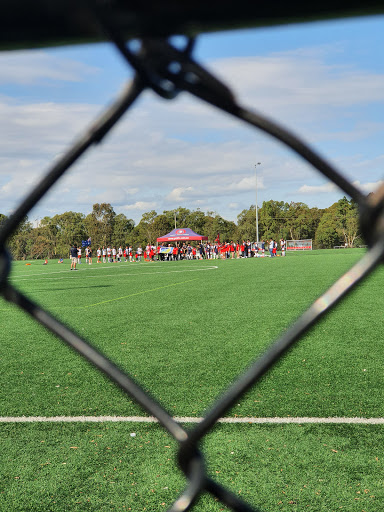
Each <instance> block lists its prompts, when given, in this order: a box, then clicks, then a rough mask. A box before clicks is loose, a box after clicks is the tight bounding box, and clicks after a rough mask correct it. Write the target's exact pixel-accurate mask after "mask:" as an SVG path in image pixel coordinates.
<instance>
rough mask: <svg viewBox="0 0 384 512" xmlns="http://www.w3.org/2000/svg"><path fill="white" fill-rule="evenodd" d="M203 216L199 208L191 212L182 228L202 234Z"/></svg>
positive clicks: (203, 226)
mask: <svg viewBox="0 0 384 512" xmlns="http://www.w3.org/2000/svg"><path fill="white" fill-rule="evenodd" d="M205 221H206V219H205V214H204V212H202V211H201V210H200V209H199V208H198V209H197V210H193V211H191V212H190V213H189V215H187V217H186V218H185V225H184V226H183V227H186V228H190V229H192V231H194V232H195V233H198V234H199V235H201V234H203V232H204V228H205Z"/></svg>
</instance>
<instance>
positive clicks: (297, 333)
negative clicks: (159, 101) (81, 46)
mask: <svg viewBox="0 0 384 512" xmlns="http://www.w3.org/2000/svg"><path fill="white" fill-rule="evenodd" d="M168 4H169V3H168ZM224 4H225V6H226V8H227V4H226V3H225V2H224ZM349 4H350V3H349ZM85 5H86V6H87V8H88V9H91V12H92V14H93V15H96V16H95V19H97V20H98V23H99V24H100V26H101V27H102V30H103V31H104V33H105V34H107V37H108V39H109V40H111V41H112V42H113V44H114V45H115V46H116V47H117V48H118V50H119V51H120V53H121V54H122V55H123V57H124V58H125V60H126V61H127V63H128V64H129V65H130V66H131V67H132V68H133V69H134V70H135V77H134V79H133V80H132V82H131V83H129V84H128V85H127V87H126V89H125V90H124V92H123V93H122V94H121V96H120V97H119V98H118V99H117V100H116V101H115V103H114V104H113V105H112V106H110V107H109V108H108V109H107V110H106V111H105V112H104V113H103V114H102V115H101V116H100V117H99V118H98V119H97V120H96V121H95V123H94V124H93V125H92V126H91V127H90V128H89V129H88V130H87V131H86V132H85V133H84V135H83V136H81V137H79V138H78V140H77V141H76V142H75V143H74V144H73V146H72V147H71V148H70V149H69V150H68V151H67V153H66V154H64V156H62V157H61V158H60V160H58V161H57V162H56V163H55V165H54V166H53V167H52V168H51V170H50V171H49V172H48V173H47V175H46V176H45V177H44V178H43V179H42V180H41V181H40V183H39V184H38V185H37V186H36V187H35V188H34V189H33V190H32V191H31V192H30V194H29V195H28V196H27V198H26V199H25V200H24V201H23V202H22V203H21V204H20V205H19V206H18V208H17V209H16V211H15V212H14V213H13V215H12V216H11V217H9V218H8V219H7V221H6V223H5V224H4V225H3V226H2V229H1V231H0V291H1V293H2V295H3V297H4V298H5V299H6V300H8V301H10V302H12V303H14V304H16V305H18V306H19V307H20V308H22V309H23V310H24V311H25V312H27V313H29V315H31V317H32V318H34V319H35V320H36V321H37V322H39V323H40V324H42V325H43V326H45V327H46V328H48V329H49V330H50V331H51V332H52V333H54V334H55V335H57V336H58V337H59V338H61V339H62V340H63V341H64V342H65V343H66V344H68V345H69V346H71V347H72V348H73V349H75V350H76V351H77V352H78V353H79V354H80V355H82V356H83V357H84V358H85V359H87V360H88V361H89V362H91V363H92V364H93V365H94V366H95V367H97V368H98V369H99V370H100V371H102V372H103V373H104V374H106V375H107V376H108V377H109V378H110V379H111V380H112V381H114V382H115V383H116V385H117V386H119V387H120V388H121V389H122V390H123V391H124V392H125V393H127V394H128V395H130V396H131V397H133V398H134V400H135V401H136V402H137V403H138V404H140V405H141V406H142V407H143V408H144V409H145V410H146V411H147V412H148V413H149V414H150V415H152V416H155V417H156V418H157V419H158V421H159V423H160V424H161V425H162V426H163V427H164V428H165V429H166V430H167V431H168V432H169V433H170V434H171V435H172V436H173V437H174V439H175V440H176V441H177V442H178V443H179V452H178V458H179V465H180V467H181V469H182V470H183V472H184V473H185V475H186V478H187V482H188V484H187V487H186V489H185V490H184V492H183V493H182V494H181V495H180V497H179V498H178V499H177V500H176V501H175V502H174V504H173V505H172V507H171V509H170V510H172V511H183V510H187V509H189V508H191V507H192V506H193V504H194V502H195V500H196V498H197V497H198V496H199V495H200V494H201V493H203V492H206V491H207V492H209V493H211V494H212V495H214V496H215V497H217V498H218V499H219V500H221V502H222V503H224V504H225V505H227V506H228V507H229V508H231V509H232V510H239V511H248V510H253V509H252V508H251V507H250V506H249V505H247V504H246V503H244V502H243V501H242V500H241V499H240V498H239V497H238V496H235V495H234V494H233V493H231V492H230V491H229V490H228V489H226V488H225V487H223V486H221V485H220V484H218V483H217V482H215V481H214V480H213V479H211V478H210V477H209V476H208V475H207V474H206V472H205V467H204V460H203V454H202V453H201V452H200V451H199V446H200V444H201V441H202V439H203V438H204V436H205V435H206V434H207V433H208V432H209V431H210V430H211V429H212V428H213V426H214V425H215V424H216V422H217V421H218V420H219V418H221V417H222V416H223V415H225V413H227V412H228V411H229V409H230V408H231V407H232V406H233V405H234V403H235V402H237V401H238V400H239V399H240V398H241V397H242V396H243V395H244V394H245V393H246V391H247V390H249V389H250V388H251V387H253V386H255V385H256V384H257V382H258V381H259V380H260V379H261V378H262V376H263V375H264V374H265V373H266V372H267V371H268V370H269V369H270V368H271V367H272V366H273V365H274V364H275V363H276V362H277V361H278V360H279V359H280V358H281V357H282V355H283V354H284V353H285V352H286V351H287V350H288V349H289V348H290V347H291V346H292V345H293V344H294V343H296V342H297V341H298V340H299V339H300V338H301V337H302V336H303V335H304V334H305V333H306V332H307V331H308V330H309V329H310V328H311V327H312V326H313V325H315V324H316V323H317V322H318V321H319V320H320V319H321V318H322V317H323V316H324V315H325V314H326V313H327V312H328V311H329V310H330V309H332V308H333V307H334V306H335V305H336V304H337V303H338V302H339V301H340V300H342V298H343V297H344V296H345V295H346V294H348V293H349V292H350V291H351V290H352V289H353V288H354V287H355V286H356V285H357V284H358V283H359V282H360V281H361V280H362V279H364V278H365V277H366V276H367V275H368V274H369V273H370V272H372V271H373V270H374V269H375V268H376V267H377V265H379V263H380V262H381V261H382V259H383V255H384V216H383V204H384V187H381V188H380V189H379V190H377V191H376V193H374V194H372V195H370V196H369V198H367V197H365V196H364V195H362V193H361V192H360V191H359V190H358V189H357V188H356V187H355V186H354V185H353V184H352V183H351V182H350V181H348V180H347V179H346V178H345V177H343V175H342V174H341V173H340V172H339V171H337V170H336V169H335V168H334V167H333V166H331V165H330V164H329V163H328V162H327V161H325V160H324V159H323V158H321V157H320V156H319V155H318V154H316V152H314V151H313V150H312V149H311V148H310V147H308V146H307V145H306V144H305V143H304V142H303V141H301V140H299V139H298V138H297V137H295V136H294V135H292V134H291V133H289V132H287V131H286V130H284V129H283V128H281V127H280V126H278V125H277V124H276V123H274V122H272V121H270V120H269V119H266V118H265V117H263V116H261V115H260V114H257V113H255V112H253V111H251V110H249V109H247V108H244V107H242V106H241V105H239V104H238V103H237V102H236V100H235V98H234V96H233V94H232V93H231V91H230V90H229V88H228V87H227V86H226V85H225V84H224V83H222V82H221V81H220V80H218V79H217V78H216V77H215V76H213V75H212V74H211V73H209V72H208V71H207V70H206V69H205V68H204V67H203V66H202V65H200V64H199V63H198V62H196V61H195V60H194V59H193V48H194V39H193V38H187V39H186V43H185V47H184V48H183V49H180V48H176V47H175V46H173V45H172V44H171V43H170V41H169V39H168V38H167V37H159V36H160V35H161V34H157V33H156V32H157V31H158V30H156V29H154V28H152V29H151V26H148V27H146V30H144V32H151V31H152V32H153V33H156V37H143V38H141V39H140V45H137V44H135V45H134V46H133V45H132V47H131V46H130V44H129V42H128V43H126V37H125V33H124V32H123V31H122V30H120V27H119V24H118V23H117V22H116V16H110V14H111V11H110V9H109V7H110V6H109V5H108V2H106V3H100V4H95V5H93V4H85ZM197 5H198V6H200V3H199V2H197ZM83 7H84V6H83ZM84 8H85V7H84ZM293 12H294V11H293ZM114 14H116V13H114ZM177 14H179V13H178V11H177ZM290 14H291V15H292V12H291V13H290ZM314 14H315V16H318V15H320V14H319V13H316V9H314ZM336 14H337V13H336ZM305 16H306V13H304V17H305ZM201 18H202V19H203V20H205V21H207V23H208V24H209V23H210V17H209V13H208V14H206V15H205V17H204V13H201ZM211 24H212V25H214V23H213V21H212V22H211ZM87 30H90V31H91V33H92V30H91V29H90V28H89V27H87ZM138 32H140V30H138ZM77 35H79V34H77ZM89 35H90V34H89V33H87V37H89ZM31 37H32V36H31ZM47 37H48V36H47ZM10 40H12V37H10ZM136 43H137V41H136ZM147 88H151V89H152V90H153V91H155V92H156V93H157V94H159V95H160V96H162V97H163V98H167V99H172V98H174V97H176V96H177V94H178V93H179V92H180V91H187V92H189V93H190V94H191V95H193V96H195V97H196V98H199V99H201V100H203V101H205V102H206V103H209V104H211V105H213V106H215V107H217V108H218V109H221V110H223V111H225V112H227V113H228V114H229V115H231V116H233V117H236V118H238V119H239V120H241V121H243V122H245V123H247V124H249V125H252V126H254V127H255V128H258V129H261V130H263V131H264V132H266V133H268V134H270V135H271V136H273V137H274V138H276V139H277V140H279V141H281V142H282V143H283V144H285V145H287V146H288V147H290V148H291V149H293V150H294V151H295V152H296V153H297V154H299V155H300V156H301V157H302V158H303V159H304V160H306V161H307V162H308V163H309V164H311V165H312V166H313V167H314V168H316V169H317V170H318V171H320V172H321V173H322V174H323V175H324V176H326V177H327V178H329V179H330V180H332V181H333V182H334V183H335V184H336V185H338V187H340V188H341V189H342V190H343V191H344V192H345V193H346V194H347V195H349V196H350V197H351V198H353V199H354V201H355V202H356V203H357V204H358V206H359V212H360V223H361V229H362V232H363V234H364V237H365V239H366V242H367V244H368V245H369V250H368V251H367V253H366V254H365V255H364V256H363V258H362V259H361V260H360V261H359V262H358V263H357V264H356V265H355V266H354V267H353V268H351V269H350V270H349V271H348V272H347V273H346V274H345V275H344V276H343V277H341V278H340V279H339V280H338V281H337V282H336V283H335V284H333V285H332V286H331V287H330V288H329V290H328V291H326V292H325V293H324V294H323V295H322V296H321V297H319V298H318V299H317V300H316V301H315V302H314V303H313V304H312V305H311V306H310V307H309V308H308V309H307V311H305V313H304V314H303V315H302V316H301V317H300V318H299V319H298V320H297V321H296V322H295V323H294V324H293V325H292V326H291V327H290V328H289V329H288V330H287V331H286V332H285V333H284V334H283V335H282V336H281V337H280V338H279V339H278V340H277V341H276V342H275V343H273V344H272V345H271V346H270V347H269V349H268V350H267V351H266V352H265V353H264V355H262V356H261V357H260V358H259V359H258V360H256V361H255V362H254V363H253V364H252V365H251V367H250V368H249V369H248V370H247V371H246V372H245V373H244V374H242V375H240V376H239V377H238V379H237V380H236V381H235V382H234V383H233V384H232V385H231V386H230V387H229V389H228V390H227V391H226V392H225V393H224V394H223V395H222V397H221V398H220V399H219V401H218V402H216V403H215V404H214V405H213V406H212V408H211V409H210V410H208V412H207V413H206V415H205V417H204V418H203V419H202V420H201V421H200V423H198V424H197V425H196V426H195V427H194V428H193V429H191V430H189V431H186V430H185V429H184V428H183V427H182V426H181V425H180V424H179V423H177V422H176V421H175V420H174V419H173V418H172V417H171V416H170V415H169V414H168V412H167V411H166V410H164V409H163V408H162V407H161V406H160V405H159V404H158V403H156V402H155V401H154V400H153V399H152V398H150V397H149V396H148V395H147V393H145V391H144V390H143V389H142V388H141V387H140V386H138V385H137V384H136V383H135V382H134V381H133V379H131V378H130V376H129V374H127V373H124V372H122V371H121V370H120V369H119V368H118V367H117V366H115V365H114V364H113V362H111V361H110V360H109V359H108V358H106V357H105V356H104V355H103V354H101V353H100V352H99V351H98V350H96V349H95V348H94V347H93V346H92V345H91V344H90V343H88V342H87V341H85V340H84V339H82V338H81V337H80V336H78V335H77V334H76V333H75V332H73V331H72V330H71V329H69V328H68V327H67V326H66V325H64V324H63V323H61V322H59V321H58V320H56V319H55V318H53V317H52V316H51V315H50V314H49V313H48V312H46V311H45V310H43V309H42V308H40V307H39V305H37V304H35V303H34V302H32V301H31V300H29V299H28V298H27V297H26V296H25V295H24V294H22V293H20V292H19V291H18V290H17V289H15V288H14V287H13V286H12V285H11V284H10V282H9V280H8V276H9V273H10V270H11V264H12V263H11V257H10V254H9V253H8V252H7V249H6V244H7V240H8V239H9V237H10V236H11V235H12V234H13V233H14V232H15V230H16V229H17V228H18V225H19V224H20V222H21V221H22V220H23V219H24V217H25V216H26V215H27V214H28V212H29V211H30V210H31V209H32V208H33V207H34V206H35V205H36V203H37V202H38V201H39V200H40V199H41V198H42V197H43V196H44V194H45V193H46V192H47V191H48V190H49V189H50V187H51V186H52V185H53V184H54V183H55V182H56V181H57V180H58V179H59V178H60V177H61V176H62V175H63V174H64V173H65V172H66V171H67V170H68V169H69V167H70V166H71V165H72V164H73V163H74V162H75V161H76V160H77V159H78V158H79V157H80V155H82V154H83V153H84V152H86V150H87V149H88V148H89V147H90V146H91V145H93V144H97V143H98V142H100V141H101V140H102V138H103V137H104V136H105V135H106V133H107V132H108V131H109V130H110V129H111V128H112V126H114V125H115V123H116V122H117V121H118V120H119V119H120V118H121V117H122V116H123V115H124V114H125V113H126V111H127V110H128V109H129V108H130V106H131V105H132V104H133V103H134V101H135V100H136V99H137V98H138V97H139V96H140V94H141V93H142V92H143V91H144V90H145V89H147Z"/></svg>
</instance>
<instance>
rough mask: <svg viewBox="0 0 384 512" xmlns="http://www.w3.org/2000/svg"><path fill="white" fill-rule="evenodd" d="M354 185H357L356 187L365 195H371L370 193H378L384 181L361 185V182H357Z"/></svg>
mask: <svg viewBox="0 0 384 512" xmlns="http://www.w3.org/2000/svg"><path fill="white" fill-rule="evenodd" d="M353 185H355V187H357V188H359V189H360V190H361V191H362V192H364V193H365V194H369V193H370V192H376V191H377V190H378V188H379V187H381V186H382V185H384V181H383V180H378V181H375V182H373V183H369V182H366V183H361V182H360V181H358V180H357V181H354V182H353Z"/></svg>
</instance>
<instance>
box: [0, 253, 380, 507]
mask: <svg viewBox="0 0 384 512" xmlns="http://www.w3.org/2000/svg"><path fill="white" fill-rule="evenodd" d="M363 253H364V251H363V250H350V251H349V250H348V251H347V250H346V251H312V252H310V253H294V254H288V255H287V257H286V258H274V259H270V258H265V259H248V260H225V261H192V262H186V261H182V262H164V263H150V264H144V263H142V264H136V263H135V264H129V263H121V264H114V265H112V264H106V265H96V264H93V265H92V266H90V265H85V264H82V265H80V266H79V270H78V271H76V272H73V271H72V272H71V271H70V270H69V262H68V261H67V262H65V263H64V264H63V265H57V264H56V263H55V262H49V264H48V265H46V266H42V265H41V264H39V263H37V262H32V264H31V265H30V266H26V265H25V263H23V262H16V263H15V264H14V265H13V269H12V275H11V281H12V282H13V284H14V285H15V286H17V287H18V288H19V289H20V290H22V291H23V292H24V293H26V294H27V295H28V296H29V297H31V298H32V299H33V300H35V301H36V302H38V303H39V304H41V305H43V306H44V307H45V308H47V309H48V310H49V311H51V313H52V314H53V315H55V316H57V317H59V318H61V319H62V320H63V321H64V322H66V323H67V324H68V325H70V326H71V327H72V328H73V329H74V330H75V331H76V332H78V333H79V334H80V335H82V336H84V337H85V338H86V339H89V340H92V343H94V344H95V346H97V347H98V348H99V349H100V350H101V351H103V352H104V353H105V354H107V355H108V356H109V357H110V358H111V359H112V360H113V361H115V362H116V363H117V364H118V365H119V366H120V367H122V368H123V369H124V370H125V371H127V372H128V373H129V374H130V375H131V376H132V377H133V378H134V379H135V380H136V381H137V382H139V383H140V384H141V385H142V386H143V388H144V389H145V390H147V391H148V392H149V393H151V394H152V395H153V396H154V397H155V398H156V399H157V400H158V401H159V402H160V403H161V404H162V405H163V407H165V408H166V409H167V410H168V411H169V412H170V413H171V414H172V415H175V416H200V415H202V414H203V413H204V411H205V410H206V409H207V408H209V407H210V406H211V405H212V403H213V402H214V401H215V400H216V399H217V398H218V397H219V396H220V394H221V393H222V392H223V391H224V390H225V389H226V388H227V387H228V385H230V383H231V382H232V381H233V380H234V379H235V378H236V377H237V376H238V375H239V373H241V372H242V371H244V370H245V369H246V368H247V367H248V366H249V365H250V364H251V362H252V361H253V360H255V359H256V358H257V357H258V356H259V355H260V354H261V353H262V352H263V351H264V350H265V349H266V348H267V347H268V346H269V345H270V344H271V343H272V342H273V341H274V340H276V339H277V338H278V336H279V335H280V334H281V333H282V332H284V330H285V329H287V328H288V327H289V326H290V325H291V323H292V322H293V321H295V319H296V318H298V316H299V315H300V314H301V313H302V312H303V311H304V310H305V309H306V308H307V307H308V306H309V305H310V303H311V302H312V301H313V300H314V299H316V298H317V297H318V296H319V295H320V294H321V293H322V292H324V291H325V290H326V289H327V287H328V286H330V285H331V284H332V283H333V282H334V281H335V279H337V278H338V277H340V276H341V275H342V274H343V273H344V272H345V271H346V270H348V269H349V268H350V267H351V266H352V265H353V264H354V263H355V262H356V261H358V259H359V258H360V257H361V256H362V254H363ZM383 285H384V272H383V270H382V269H381V268H380V269H377V270H376V271H375V272H374V274H373V275H372V276H371V277H370V278H369V279H367V280H366V281H365V282H364V283H362V284H361V285H360V286H359V287H358V288H357V289H356V290H355V291H354V292H353V294H351V296H349V297H348V298H347V299H346V300H345V301H343V303H342V304H341V305H339V306H338V307H337V308H336V310H335V311H333V312H332V313H331V314H329V315H328V316H327V317H326V318H325V319H323V320H322V321H321V322H320V323H319V324H318V325H316V326H315V327H314V328H313V329H312V330H311V331H310V333H308V334H307V335H306V336H305V337H304V338H303V339H302V340H301V341H300V342H299V343H298V344H296V345H295V347H294V348H293V349H292V350H291V351H290V352H289V353H288V354H287V355H286V356H285V357H284V358H283V359H282V360H281V361H280V362H279V363H278V364H277V365H276V366H275V367H274V368H273V369H272V370H271V371H270V372H269V373H268V374H267V375H266V376H265V377H264V378H263V380H262V381H261V382H260V383H258V385H257V386H255V387H254V388H253V389H252V390H251V391H249V392H248V393H247V394H246V396H244V397H242V398H241V399H239V401H238V403H237V404H236V405H235V406H234V408H233V409H232V410H231V411H230V413H229V415H230V416H259V417H271V416H273V417H274V416H283V417H286V416H314V417H327V416H340V417H342V416H347V417H351V416H359V417H383V416H384V405H383V400H382V389H383V385H384V376H383V373H382V371H381V366H382V361H383V355H384V354H383V346H382V343H381V340H382V334H383V333H382V325H383V322H382V315H383V311H384V304H383V295H382V293H381V290H382V288H383ZM0 310H1V316H2V329H3V337H2V338H3V339H2V349H3V350H2V353H1V363H2V372H1V374H0V385H1V388H2V394H1V395H0V416H22V415H25V416H37V415H38V416H57V415H64V416H69V415H73V416H79V415H123V416H130V415H137V414H140V415H143V414H145V412H143V411H142V410H141V409H140V408H139V407H138V406H137V405H136V404H135V403H134V400H133V399H131V398H130V397H127V396H125V395H124V394H123V393H121V392H120V391H119V390H118V389H116V387H115V386H114V385H113V384H112V383H111V382H110V381H109V380H108V379H106V378H104V377H103V376H102V375H100V374H99V373H98V372H97V371H96V370H95V369H93V367H91V366H90V365H89V364H88V363H87V362H85V361H83V360H82V359H81V358H79V357H78V356H77V355H76V354H75V353H73V352H72V351H71V350H69V349H68V347H66V346H65V344H63V343H62V342H61V341H59V340H57V339H56V338H55V337H54V336H52V335H51V334H50V333H48V332H47V331H46V330H45V329H44V328H42V327H40V326H39V325H37V324H36V323H35V322H33V321H32V320H31V319H29V318H28V316H27V315H26V314H25V313H23V312H22V311H19V310H18V309H17V308H16V307H15V306H12V305H10V304H8V303H6V302H5V301H4V300H3V299H1V300H0ZM1 429H2V430H3V436H2V439H3V446H4V450H3V451H4V454H6V455H5V457H6V461H7V462H6V464H5V465H4V466H3V468H2V472H3V475H2V478H3V479H4V482H6V485H5V486H4V488H3V492H2V494H1V498H0V503H1V504H2V508H4V509H6V508H9V509H11V510H42V509H44V510H54V511H59V510H64V509H68V508H70V509H71V510H114V509H116V510H129V507H131V510H151V511H152V510H164V509H167V507H168V506H169V505H170V504H171V503H172V502H173V501H174V499H175V498H176V497H177V495H178V493H179V492H180V491H181V490H182V489H183V488H184V485H185V481H184V477H183V475H181V474H180V472H179V471H178V469H177V468H176V465H175V450H176V446H175V444H174V443H173V441H172V440H171V439H169V436H168V435H167V434H166V433H165V432H164V431H163V430H162V429H161V428H160V427H159V426H158V425H146V426H143V425H141V426H140V428H139V427H138V426H137V425H136V426H135V427H134V426H132V425H130V424H113V425H111V424H109V425H108V424H100V425H94V424H92V425H89V424H53V425H50V424H37V425H35V424H33V425H31V424H7V425H5V424H3V425H2V426H1ZM134 429H136V430H135V431H136V433H137V435H136V437H134V438H132V437H130V435H129V434H130V432H131V431H133V430H134ZM382 432H383V430H382V427H380V426H362V425H348V426H342V425H337V426H334V425H326V426H324V425H302V426H298V425H284V426H277V425H274V426H271V425H268V426H265V425H261V426H260V425H238V424H236V425H218V426H217V427H216V428H215V429H214V431H213V432H212V433H211V434H209V436H207V438H206V439H205V440H204V453H205V454H206V458H207V464H208V468H209V472H210V474H211V475H213V476H216V475H217V478H218V480H220V481H221V482H223V483H225V484H226V485H228V486H229V487H230V488H231V489H232V490H233V491H234V492H235V493H240V494H241V495H242V496H243V497H244V498H245V499H247V500H248V501H250V502H251V503H253V504H254V505H255V506H260V507H261V508H262V509H263V510H264V509H265V510H298V511H299V510H300V511H301V510H316V511H318V510H321V511H322V510H324V511H325V510H335V511H336V510H339V509H340V507H344V508H345V510H348V511H356V512H357V511H362V510H377V508H378V507H377V504H378V503H379V502H380V501H382V499H383V496H382V494H383V481H382V467H381V464H382V462H381V457H380V454H379V453H377V446H381V444H382V441H383V439H382V435H383V433H382ZM97 436H101V437H100V438H99V443H98V444H97V447H98V448H96V444H94V442H95V438H96V437H97ZM92 439H93V441H94V442H92ZM266 439H269V441H266ZM96 441H97V440H96ZM139 443H140V444H139ZM73 446H75V447H76V448H71V447H73ZM165 446H169V447H170V448H165ZM232 452H233V453H232ZM120 460H121V462H118V461H120ZM114 468H117V469H114ZM157 475H160V476H157ZM155 484H156V485H155ZM359 493H360V494H359ZM163 503H164V505H163ZM10 504H12V506H11V505H10ZM3 505H4V506H3ZM17 507H18V508H17ZM23 507H24V508H23ZM198 509H199V510H207V511H211V510H212V511H213V510H222V509H223V507H222V505H221V504H219V503H216V502H215V500H214V499H213V498H212V497H210V496H204V497H202V498H201V500H200V502H199V505H198Z"/></svg>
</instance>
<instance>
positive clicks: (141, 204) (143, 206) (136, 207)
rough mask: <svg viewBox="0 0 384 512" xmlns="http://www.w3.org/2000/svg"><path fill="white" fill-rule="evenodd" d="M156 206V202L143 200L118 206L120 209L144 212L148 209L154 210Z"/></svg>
mask: <svg viewBox="0 0 384 512" xmlns="http://www.w3.org/2000/svg"><path fill="white" fill-rule="evenodd" d="M156 206H157V204H156V203H155V202H152V203H150V202H145V201H136V203H134V204H127V205H124V206H122V207H120V210H126V211H140V212H145V211H148V210H154V209H155V208H156Z"/></svg>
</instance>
